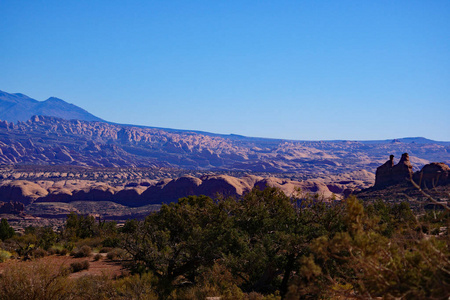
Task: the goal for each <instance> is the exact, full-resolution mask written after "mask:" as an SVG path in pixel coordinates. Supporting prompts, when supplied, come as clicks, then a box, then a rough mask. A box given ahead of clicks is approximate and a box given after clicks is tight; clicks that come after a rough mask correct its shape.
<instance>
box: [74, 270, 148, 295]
mask: <svg viewBox="0 0 450 300" xmlns="http://www.w3.org/2000/svg"><path fill="white" fill-rule="evenodd" d="M70 296H71V298H72V299H83V300H109V299H133V298H121V297H118V293H117V290H116V288H115V286H114V282H113V281H112V280H111V279H109V278H108V277H106V276H89V275H88V276H82V277H81V278H78V279H77V280H75V282H74V286H73V288H72V291H71V294H70ZM134 299H142V298H134ZM144 299H145V298H144Z"/></svg>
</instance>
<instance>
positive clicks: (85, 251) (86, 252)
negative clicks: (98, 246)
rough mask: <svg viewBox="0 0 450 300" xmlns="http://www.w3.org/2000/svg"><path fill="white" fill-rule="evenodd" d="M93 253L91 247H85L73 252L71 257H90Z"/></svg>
mask: <svg viewBox="0 0 450 300" xmlns="http://www.w3.org/2000/svg"><path fill="white" fill-rule="evenodd" d="M91 253H92V249H91V247H89V246H87V245H84V246H82V247H81V248H77V249H75V250H72V252H71V253H70V255H72V256H73V257H89V256H90V255H91Z"/></svg>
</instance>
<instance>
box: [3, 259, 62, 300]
mask: <svg viewBox="0 0 450 300" xmlns="http://www.w3.org/2000/svg"><path fill="white" fill-rule="evenodd" d="M69 289H70V282H69V281H68V280H67V278H66V276H65V275H64V274H63V273H61V271H60V270H59V269H57V268H55V267H54V266H52V265H46V264H44V263H42V262H30V263H17V264H12V265H8V266H6V267H5V269H4V271H3V273H2V276H0V299H1V300H3V299H4V300H7V299H21V300H28V299H30V300H31V299H67V296H68V291H69Z"/></svg>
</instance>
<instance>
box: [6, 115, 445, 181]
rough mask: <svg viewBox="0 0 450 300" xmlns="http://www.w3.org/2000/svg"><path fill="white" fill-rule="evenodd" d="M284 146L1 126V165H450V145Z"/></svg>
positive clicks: (335, 168) (56, 125) (43, 124)
mask: <svg viewBox="0 0 450 300" xmlns="http://www.w3.org/2000/svg"><path fill="white" fill-rule="evenodd" d="M416 141H418V140H412V141H411V140H405V141H403V142H402V141H393V140H387V141H384V142H383V141H378V142H376V143H371V142H358V141H286V140H275V139H262V138H246V137H237V136H225V135H221V136H219V135H214V134H209V133H198V132H193V131H177V130H166V129H160V128H143V127H136V126H130V125H119V124H111V123H106V122H89V121H80V120H64V119H60V118H55V117H48V116H34V117H32V118H31V119H30V120H29V121H27V122H21V123H18V124H13V123H9V122H5V121H0V165H13V164H23V165H33V164H34V165H36V164H37V165H55V164H56V165H78V166H92V167H174V168H182V169H193V170H211V171H226V172H228V171H237V172H263V173H268V172H270V173H291V174H296V176H297V175H298V174H300V175H301V176H303V175H304V176H305V177H307V176H309V175H312V174H314V175H315V176H317V175H321V174H322V175H327V174H337V173H346V172H351V171H354V170H359V169H364V170H367V171H370V172H374V171H375V169H376V168H377V167H378V166H379V165H380V164H382V163H384V162H386V160H387V159H388V158H389V155H390V154H393V155H395V157H396V159H398V158H399V157H400V156H401V154H402V153H404V152H408V153H409V154H410V156H411V161H412V163H413V164H414V166H415V167H417V168H420V167H422V166H423V165H425V164H428V163H430V162H445V163H447V164H448V163H449V162H450V144H448V143H442V142H440V143H439V142H434V141H427V140H425V139H420V141H421V142H422V143H418V142H416Z"/></svg>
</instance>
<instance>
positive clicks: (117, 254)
mask: <svg viewBox="0 0 450 300" xmlns="http://www.w3.org/2000/svg"><path fill="white" fill-rule="evenodd" d="M106 257H107V258H108V259H109V260H117V259H124V258H125V257H126V252H125V250H123V249H120V248H114V249H112V250H111V251H109V252H108V254H106Z"/></svg>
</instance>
